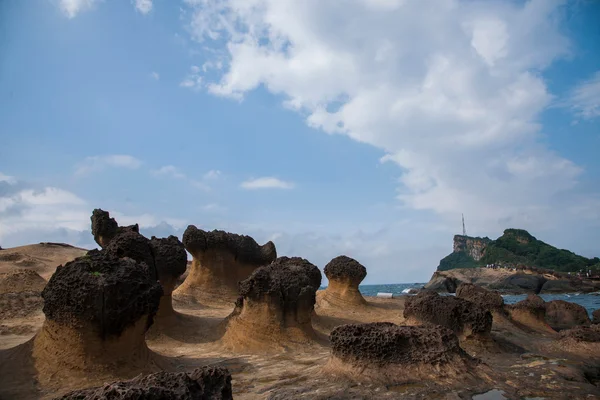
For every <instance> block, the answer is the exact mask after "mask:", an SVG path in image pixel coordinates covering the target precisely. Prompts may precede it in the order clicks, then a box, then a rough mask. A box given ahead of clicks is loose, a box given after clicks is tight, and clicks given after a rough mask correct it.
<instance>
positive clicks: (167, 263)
mask: <svg viewBox="0 0 600 400" xmlns="http://www.w3.org/2000/svg"><path fill="white" fill-rule="evenodd" d="M150 247H151V248H152V254H153V255H154V265H155V266H156V273H157V275H158V281H159V282H160V284H161V286H162V288H163V296H162V297H161V299H160V307H159V308H158V314H157V316H156V317H157V319H160V318H163V317H168V316H171V315H174V314H175V310H173V303H172V298H171V294H172V293H173V289H174V288H175V285H176V283H177V279H178V278H179V277H180V276H181V275H182V274H183V273H184V272H185V270H186V267H187V253H186V252H185V247H183V243H181V241H180V240H179V239H178V238H177V237H176V236H173V235H171V236H169V237H168V238H157V237H155V236H152V239H151V240H150Z"/></svg>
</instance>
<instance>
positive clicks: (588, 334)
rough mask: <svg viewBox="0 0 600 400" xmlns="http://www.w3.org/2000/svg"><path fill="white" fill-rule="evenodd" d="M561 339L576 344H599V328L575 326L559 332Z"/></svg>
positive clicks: (597, 326)
mask: <svg viewBox="0 0 600 400" xmlns="http://www.w3.org/2000/svg"><path fill="white" fill-rule="evenodd" d="M560 337H561V339H573V340H575V341H578V342H594V343H597V342H600V326H599V325H592V326H576V327H574V328H571V329H566V330H564V331H561V332H560Z"/></svg>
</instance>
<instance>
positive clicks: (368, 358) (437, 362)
mask: <svg viewBox="0 0 600 400" xmlns="http://www.w3.org/2000/svg"><path fill="white" fill-rule="evenodd" d="M330 342H331V358H330V360H329V362H328V364H327V366H326V367H325V371H326V372H328V373H332V374H341V375H345V376H347V377H349V378H352V379H355V380H367V381H375V382H381V383H401V382H406V381H415V380H423V379H429V380H435V381H437V380H438V379H440V378H444V377H447V376H448V375H451V376H453V377H457V376H460V375H462V374H464V373H465V372H466V371H467V370H468V369H469V366H470V365H474V364H475V362H474V360H473V359H472V358H471V357H469V356H468V355H467V354H466V353H465V352H464V351H463V350H462V349H461V347H460V346H459V341H458V338H457V337H456V335H455V334H454V333H453V332H452V331H451V330H450V329H448V328H445V327H442V326H439V325H428V326H398V325H394V324H392V323H389V322H376V323H370V324H350V325H342V326H338V327H337V328H335V329H334V330H333V331H332V332H331V334H330Z"/></svg>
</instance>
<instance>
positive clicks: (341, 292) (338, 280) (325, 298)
mask: <svg viewBox="0 0 600 400" xmlns="http://www.w3.org/2000/svg"><path fill="white" fill-rule="evenodd" d="M324 272H325V276H326V277H327V279H328V280H329V284H328V285H327V288H326V289H325V291H324V292H323V293H322V295H321V296H320V298H319V300H320V304H321V305H322V306H325V305H327V306H333V307H340V308H343V307H348V306H356V305H366V304H367V302H366V301H365V299H364V297H363V296H362V295H361V293H360V290H359V289H358V285H359V284H360V283H361V282H362V281H363V279H365V277H366V276H367V269H366V268H365V267H364V266H363V265H362V264H361V263H359V262H358V261H356V260H354V259H353V258H350V257H347V256H339V257H336V258H334V259H333V260H331V261H330V262H329V263H328V264H327V265H326V266H325V270H324Z"/></svg>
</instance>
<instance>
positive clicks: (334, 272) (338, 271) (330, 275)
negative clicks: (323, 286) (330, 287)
mask: <svg viewBox="0 0 600 400" xmlns="http://www.w3.org/2000/svg"><path fill="white" fill-rule="evenodd" d="M324 272H325V276H326V277H327V279H330V280H340V279H350V280H353V281H358V282H361V281H362V280H363V279H365V277H366V276H367V269H366V268H365V267H364V266H363V265H362V264H361V263H359V262H358V261H356V260H355V259H353V258H350V257H347V256H343V255H342V256H338V257H335V258H334V259H332V260H331V261H329V263H327V265H326V266H325V269H324Z"/></svg>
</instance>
